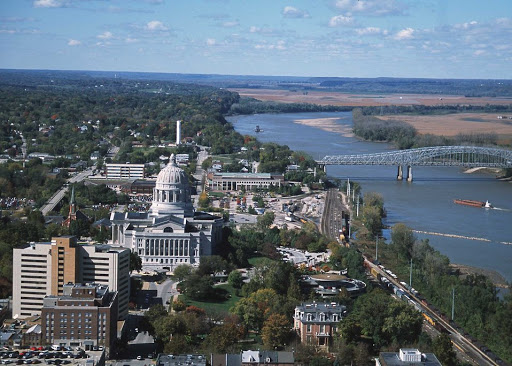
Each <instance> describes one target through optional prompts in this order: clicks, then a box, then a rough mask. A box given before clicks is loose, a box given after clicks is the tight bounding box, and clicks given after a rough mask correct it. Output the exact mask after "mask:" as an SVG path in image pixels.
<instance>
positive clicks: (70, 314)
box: [41, 283, 118, 351]
mask: <svg viewBox="0 0 512 366" xmlns="http://www.w3.org/2000/svg"><path fill="white" fill-rule="evenodd" d="M117 300H118V298H117V292H116V291H109V290H108V286H104V285H98V284H94V283H88V284H72V283H70V284H65V285H64V286H63V294H62V295H58V296H55V295H50V296H47V297H45V298H44V300H43V307H42V309H41V333H42V339H43V340H44V343H45V344H57V345H60V346H71V347H82V348H84V349H86V350H87V349H92V348H93V347H94V346H104V347H106V348H107V351H109V350H110V348H111V347H112V345H113V342H114V340H115V339H116V338H117V318H118V314H117V309H118V305H117Z"/></svg>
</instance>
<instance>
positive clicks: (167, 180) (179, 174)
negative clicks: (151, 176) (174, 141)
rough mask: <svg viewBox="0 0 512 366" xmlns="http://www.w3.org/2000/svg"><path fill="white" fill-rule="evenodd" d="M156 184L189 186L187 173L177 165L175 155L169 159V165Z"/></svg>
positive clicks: (159, 174)
mask: <svg viewBox="0 0 512 366" xmlns="http://www.w3.org/2000/svg"><path fill="white" fill-rule="evenodd" d="M156 184H157V185H158V184H172V185H175V184H188V178H187V176H186V175H185V171H184V170H183V169H181V168H180V167H178V165H177V164H176V157H175V156H174V154H172V155H171V157H170V158H169V163H168V164H167V165H166V166H165V168H163V169H162V170H160V173H158V176H157V178H156Z"/></svg>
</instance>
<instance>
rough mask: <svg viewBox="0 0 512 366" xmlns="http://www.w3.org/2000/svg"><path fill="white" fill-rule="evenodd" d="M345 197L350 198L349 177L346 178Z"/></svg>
mask: <svg viewBox="0 0 512 366" xmlns="http://www.w3.org/2000/svg"><path fill="white" fill-rule="evenodd" d="M347 198H348V199H350V178H347Z"/></svg>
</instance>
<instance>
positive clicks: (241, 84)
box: [0, 69, 512, 97]
mask: <svg viewBox="0 0 512 366" xmlns="http://www.w3.org/2000/svg"><path fill="white" fill-rule="evenodd" d="M52 78H55V79H72V80H83V81H86V80H98V79H103V80H112V81H114V80H117V81H120V82H122V81H128V80H134V81H143V80H148V81H173V82H178V83H193V84H202V85H210V86H215V87H221V88H255V89H257V88H271V89H272V88H273V89H296V90H323V91H329V90H331V91H338V92H347V93H361V92H364V93H413V94H414V93H419V94H456V95H464V96H467V97H512V80H498V79H493V80H485V79H421V78H389V77H380V78H344V77H300V76H265V75H261V76H260V75H219V74H178V73H152V72H126V71H80V70H77V71H73V70H13V69H3V70H1V69H0V83H3V84H11V85H27V84H28V85H30V84H31V83H32V84H33V85H39V86H40V85H41V84H44V83H46V82H49V81H50V80H51V79H52Z"/></svg>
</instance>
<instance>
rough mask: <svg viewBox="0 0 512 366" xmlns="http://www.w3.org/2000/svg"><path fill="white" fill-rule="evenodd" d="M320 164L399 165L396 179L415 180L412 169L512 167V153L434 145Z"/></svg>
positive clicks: (328, 158) (332, 158) (337, 157)
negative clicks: (431, 167)
mask: <svg viewBox="0 0 512 366" xmlns="http://www.w3.org/2000/svg"><path fill="white" fill-rule="evenodd" d="M317 164H318V165H320V166H323V167H324V169H325V166H326V165H396V166H398V174H397V179H403V174H402V167H407V173H408V174H407V180H409V181H412V166H464V167H493V168H512V150H504V149H496V148H490V147H477V146H433V147H423V148H419V149H409V150H397V151H389V152H383V153H374V154H354V155H327V156H325V157H324V158H323V159H321V160H317Z"/></svg>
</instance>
